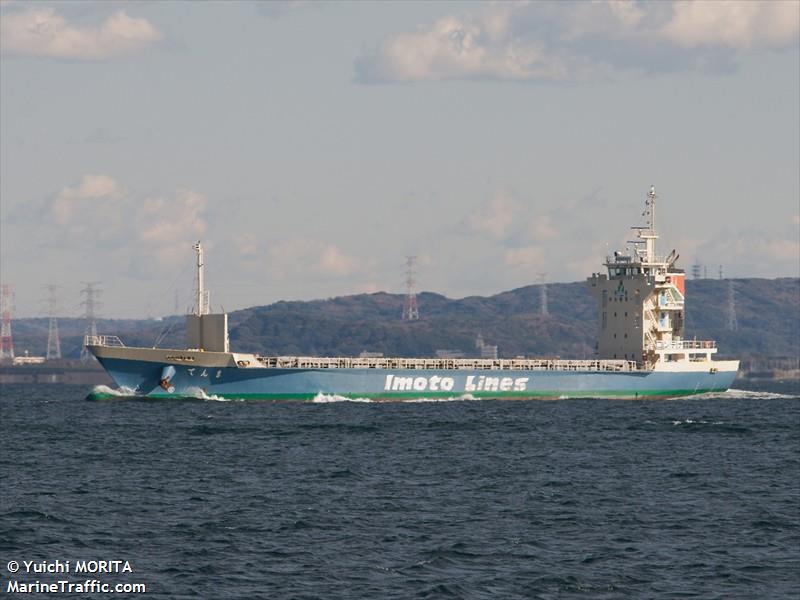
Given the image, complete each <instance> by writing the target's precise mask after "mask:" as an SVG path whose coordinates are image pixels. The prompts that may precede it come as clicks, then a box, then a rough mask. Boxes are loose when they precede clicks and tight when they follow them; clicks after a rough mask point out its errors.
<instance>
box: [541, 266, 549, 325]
mask: <svg viewBox="0 0 800 600" xmlns="http://www.w3.org/2000/svg"><path fill="white" fill-rule="evenodd" d="M546 277H547V273H539V312H540V313H541V315H542V316H543V317H546V316H548V315H549V314H550V312H549V311H548V309H547V283H546V282H545V281H546Z"/></svg>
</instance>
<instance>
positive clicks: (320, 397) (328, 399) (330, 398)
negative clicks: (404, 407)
mask: <svg viewBox="0 0 800 600" xmlns="http://www.w3.org/2000/svg"><path fill="white" fill-rule="evenodd" d="M476 399H477V398H475V397H474V396H473V395H472V394H461V395H459V396H451V397H447V398H425V397H419V398H388V399H383V398H381V399H377V398H359V397H355V398H350V397H347V396H340V395H338V394H323V393H322V392H320V393H318V394H317V395H316V396H314V399H313V400H312V402H314V403H316V404H329V403H333V402H363V403H386V402H396V403H403V404H413V403H421V402H459V401H464V400H476Z"/></svg>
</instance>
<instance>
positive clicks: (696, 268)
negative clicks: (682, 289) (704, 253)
mask: <svg viewBox="0 0 800 600" xmlns="http://www.w3.org/2000/svg"><path fill="white" fill-rule="evenodd" d="M700 267H701V265H700V261H699V260H697V259H695V261H694V264H693V265H692V279H700Z"/></svg>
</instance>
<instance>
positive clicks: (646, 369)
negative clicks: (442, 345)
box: [85, 187, 739, 400]
mask: <svg viewBox="0 0 800 600" xmlns="http://www.w3.org/2000/svg"><path fill="white" fill-rule="evenodd" d="M656 200H657V196H656V192H655V188H654V187H651V188H650V191H649V193H648V194H647V196H646V199H645V210H644V213H643V216H644V217H645V221H646V222H645V224H644V225H643V226H636V227H632V228H631V229H632V230H633V231H634V233H635V235H634V238H635V239H634V240H632V241H630V242H629V243H628V244H629V245H628V247H627V248H626V250H624V251H615V252H614V253H613V255H612V256H607V257H606V260H605V263H604V266H605V268H606V272H604V273H595V274H593V275H592V276H591V277H589V278H588V280H587V285H588V288H589V291H590V292H591V294H592V295H593V296H594V297H595V298H596V299H597V306H598V316H599V319H598V339H597V356H596V358H595V359H593V360H564V359H552V360H551V359H538V358H536V359H534V358H513V359H506V358H498V359H465V358H401V357H397V358H391V357H369V358H355V357H313V356H260V355H257V354H250V353H240V352H234V351H231V349H230V344H229V340H228V315H227V314H226V313H224V312H223V313H219V314H212V313H211V312H210V311H209V298H208V292H207V290H206V289H205V287H204V273H203V268H204V257H203V247H202V245H201V244H200V242H198V243H197V244H195V245H194V251H195V255H196V269H197V287H196V290H195V293H196V305H195V306H194V308H193V310H192V313H191V314H188V315H186V348H184V349H163V348H141V347H128V346H126V345H125V344H124V343H123V342H122V340H120V338H119V337H117V336H113V335H98V336H87V337H86V339H85V344H86V347H87V348H88V350H89V351H90V352H91V353H92V354H93V355H94V356H95V357H96V358H97V360H98V361H99V362H100V364H101V365H102V366H103V367H104V368H105V369H106V371H107V372H108V374H109V375H110V376H111V378H112V379H113V380H114V382H115V383H116V384H117V386H118V387H119V390H118V391H117V393H124V394H130V395H135V396H144V397H148V398H198V397H199V398H207V397H210V398H220V399H259V400H313V399H315V398H317V399H319V398H326V397H333V398H344V399H371V400H403V399H418V398H432V399H436V398H454V399H457V398H464V399H472V398H475V399H478V398H496V399H555V398H572V397H581V398H671V397H677V396H686V395H691V394H699V393H706V392H721V391H725V390H727V389H728V388H729V387H730V385H731V384H732V383H733V380H734V379H735V377H736V373H737V371H738V368H739V361H736V360H714V358H713V356H714V354H716V353H717V345H716V343H715V342H714V341H711V340H696V339H686V338H685V336H684V323H685V316H684V315H685V313H684V306H685V289H686V288H685V273H684V271H683V270H681V269H679V268H677V267H676V266H675V263H676V261H677V259H678V255H677V254H676V253H675V251H674V250H673V251H672V252H671V253H670V254H669V255H666V256H658V255H657V254H656V241H657V239H658V234H657V233H656V223H655V213H656V210H655V209H656ZM531 335H532V336H534V335H536V332H535V331H531ZM109 394H110V392H106V393H105V394H104V393H102V392H93V394H92V397H94V398H99V397H103V396H104V395H109Z"/></svg>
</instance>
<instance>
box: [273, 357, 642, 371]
mask: <svg viewBox="0 0 800 600" xmlns="http://www.w3.org/2000/svg"><path fill="white" fill-rule="evenodd" d="M258 361H259V362H260V363H261V364H262V365H263V366H265V367H269V368H278V369H431V370H433V369H435V370H464V371H488V370H493V371H596V372H603V371H637V370H639V367H638V366H637V364H636V362H635V361H631V360H557V359H553V360H549V359H523V358H514V359H465V358H388V357H380V358H349V357H333V358H321V357H313V356H259V357H258Z"/></svg>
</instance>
